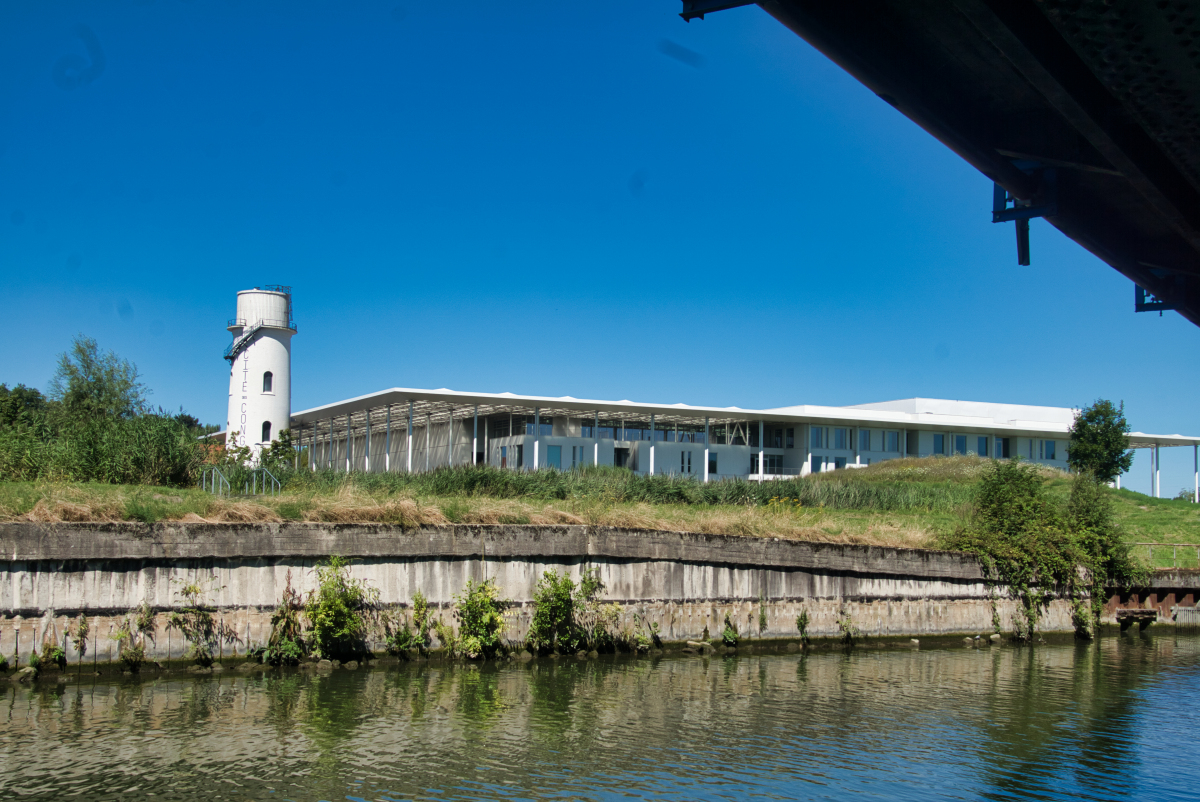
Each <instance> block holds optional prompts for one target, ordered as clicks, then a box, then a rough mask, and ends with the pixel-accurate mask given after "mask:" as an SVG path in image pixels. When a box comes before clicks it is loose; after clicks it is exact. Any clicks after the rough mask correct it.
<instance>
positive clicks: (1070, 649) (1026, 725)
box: [0, 635, 1200, 800]
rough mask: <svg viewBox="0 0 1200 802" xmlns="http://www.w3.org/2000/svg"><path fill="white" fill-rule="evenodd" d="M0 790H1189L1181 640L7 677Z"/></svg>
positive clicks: (1023, 794)
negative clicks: (47, 679)
mask: <svg viewBox="0 0 1200 802" xmlns="http://www.w3.org/2000/svg"><path fill="white" fill-rule="evenodd" d="M2 692H3V693H4V694H5V695H4V696H3V697H0V699H2V704H3V709H2V710H0V722H2V726H0V798H6V799H7V798H12V797H21V796H25V797H28V798H39V799H56V800H60V799H61V800H65V799H142V798H150V797H153V798H157V799H273V800H285V799H293V800H321V799H324V800H343V799H350V800H400V799H427V798H429V799H494V798H514V799H533V798H561V799H615V798H627V797H632V798H662V799H722V800H724V799H792V798H831V799H841V798H845V797H849V796H853V797H866V798H870V797H877V798H881V799H883V798H886V799H893V798H909V799H928V798H950V799H981V798H982V799H1130V798H1138V799H1156V800H1164V799H1195V798H1196V797H1197V795H1198V792H1197V789H1198V788H1200V745H1198V743H1200V742H1198V740H1197V739H1196V737H1195V734H1196V732H1197V731H1198V726H1200V704H1198V702H1197V694H1198V692H1200V639H1197V638H1195V637H1178V638H1177V637H1175V636H1159V637H1139V636H1129V635H1126V636H1121V637H1116V636H1114V637H1110V638H1106V639H1103V640H1102V641H1101V642H1100V643H1098V644H1094V645H1090V646H1071V645H1061V646H1045V645H1043V646H1039V647H1037V648H1034V649H1015V648H1011V647H995V648H991V649H987V648H985V649H980V650H970V649H931V650H922V651H908V650H870V651H856V652H853V653H851V654H843V653H840V652H836V653H817V654H812V655H809V656H799V655H788V654H779V655H776V654H767V655H743V656H740V657H725V658H719V657H717V658H712V659H704V658H699V657H691V658H664V659H653V658H643V659H640V660H631V659H623V658H612V659H604V658H601V659H599V660H591V661H584V662H579V661H576V660H575V659H569V660H559V661H550V660H543V661H537V662H534V663H530V664H520V663H503V664H499V665H483V666H473V665H466V666H464V665H453V666H447V665H442V664H432V665H428V664H426V665H421V664H409V665H402V666H399V667H397V666H388V667H381V668H375V669H370V670H367V669H359V670H357V671H346V670H338V671H334V672H333V673H331V674H327V675H321V674H312V673H298V672H289V673H283V674H266V675H256V676H241V675H235V674H233V673H232V672H227V673H226V674H223V675H218V676H215V677H206V678H197V679H193V678H182V677H178V676H168V677H161V678H158V679H155V678H153V677H146V678H143V679H141V680H138V681H130V680H124V681H104V679H103V678H101V679H100V680H97V681H95V682H91V681H88V682H72V683H69V684H66V685H59V686H50V687H39V688H35V689H32V690H31V689H29V688H22V687H9V686H7V685H6V686H4V687H3V688H2Z"/></svg>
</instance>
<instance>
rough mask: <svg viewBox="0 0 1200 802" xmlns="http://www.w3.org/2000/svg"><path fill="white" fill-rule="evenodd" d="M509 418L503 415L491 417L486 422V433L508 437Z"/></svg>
mask: <svg viewBox="0 0 1200 802" xmlns="http://www.w3.org/2000/svg"><path fill="white" fill-rule="evenodd" d="M509 431H510V429H509V420H508V416H507V415H505V416H504V417H503V418H492V420H491V421H490V422H489V423H488V434H489V435H491V436H492V437H508V435H509Z"/></svg>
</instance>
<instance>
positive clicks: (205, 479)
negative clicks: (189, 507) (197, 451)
mask: <svg viewBox="0 0 1200 802" xmlns="http://www.w3.org/2000/svg"><path fill="white" fill-rule="evenodd" d="M200 488H201V489H202V490H207V491H208V492H209V493H212V494H213V495H214V496H228V495H230V493H231V492H232V490H231V488H230V487H229V480H228V479H226V478H225V474H223V473H221V469H220V468H218V467H216V466H215V465H210V466H209V467H207V468H205V469H204V472H203V473H202V474H201V475H200Z"/></svg>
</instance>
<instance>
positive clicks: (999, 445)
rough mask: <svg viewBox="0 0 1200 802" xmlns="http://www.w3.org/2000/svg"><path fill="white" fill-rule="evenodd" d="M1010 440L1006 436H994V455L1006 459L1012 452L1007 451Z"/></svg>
mask: <svg viewBox="0 0 1200 802" xmlns="http://www.w3.org/2000/svg"><path fill="white" fill-rule="evenodd" d="M1009 443H1010V441H1009V439H1008V438H1007V437H997V438H996V456H997V457H999V458H1002V459H1008V458H1009V457H1010V456H1012V454H1010V453H1009V448H1010V445H1009Z"/></svg>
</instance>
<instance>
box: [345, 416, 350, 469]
mask: <svg viewBox="0 0 1200 802" xmlns="http://www.w3.org/2000/svg"><path fill="white" fill-rule="evenodd" d="M346 473H350V413H349V412H347V413H346Z"/></svg>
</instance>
